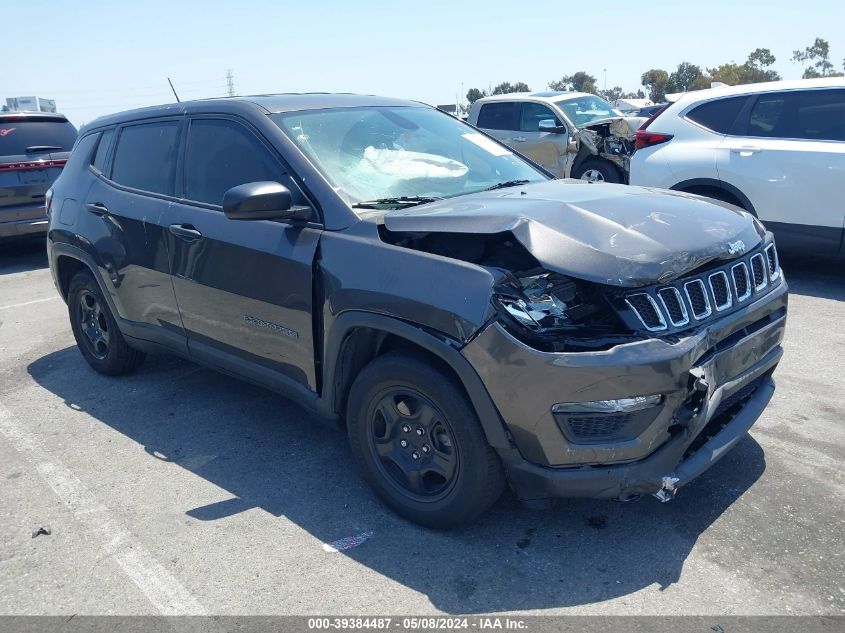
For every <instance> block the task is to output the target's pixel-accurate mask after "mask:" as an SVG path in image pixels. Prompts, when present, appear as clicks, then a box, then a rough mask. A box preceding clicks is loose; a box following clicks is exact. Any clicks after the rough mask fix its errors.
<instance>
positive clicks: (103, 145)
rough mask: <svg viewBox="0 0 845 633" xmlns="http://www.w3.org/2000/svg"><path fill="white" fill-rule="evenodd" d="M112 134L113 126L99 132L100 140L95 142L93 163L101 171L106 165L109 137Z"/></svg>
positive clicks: (110, 137)
mask: <svg viewBox="0 0 845 633" xmlns="http://www.w3.org/2000/svg"><path fill="white" fill-rule="evenodd" d="M113 136H114V128H110V129H108V130H106V131H105V132H103V133H102V134H100V142H99V143H97V152H96V153H95V154H94V162H92V163H91V164H92V165H94V167H95V168H96V170H97V171H99V172H100V173H103V168H104V167H105V166H106V156H108V151H109V146H110V145H111V139H112V137H113Z"/></svg>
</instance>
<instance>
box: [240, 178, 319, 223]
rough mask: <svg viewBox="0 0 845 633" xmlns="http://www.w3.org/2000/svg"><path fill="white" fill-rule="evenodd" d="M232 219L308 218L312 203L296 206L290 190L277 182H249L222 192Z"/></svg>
mask: <svg viewBox="0 0 845 633" xmlns="http://www.w3.org/2000/svg"><path fill="white" fill-rule="evenodd" d="M223 213H225V214H226V217H227V218H229V219H230V220H307V219H309V218H310V217H311V208H310V207H297V206H293V204H292V198H291V194H290V190H289V189H288V188H287V187H285V186H284V185H281V184H279V183H277V182H273V181H261V182H248V183H246V184H243V185H238V186H237V187H232V188H231V189H229V191H227V192H226V193H224V194H223Z"/></svg>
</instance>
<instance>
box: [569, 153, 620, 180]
mask: <svg viewBox="0 0 845 633" xmlns="http://www.w3.org/2000/svg"><path fill="white" fill-rule="evenodd" d="M571 176H572V178H578V179H579V180H585V181H587V182H609V183H613V184H618V183H620V182H622V178H621V177H620V175H619V170H618V169H616V165H614V164H613V163H611V162H610V161H607V160H602V159H600V158H588V159H587V160H585V161H584V162H583V163H581V164H580V165H578V167H576V168H575V169H573V170H572V174H571Z"/></svg>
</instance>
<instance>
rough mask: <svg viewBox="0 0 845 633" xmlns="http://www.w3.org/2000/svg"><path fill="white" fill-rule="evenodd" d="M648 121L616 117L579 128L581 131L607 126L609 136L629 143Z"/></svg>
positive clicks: (640, 118) (592, 122)
mask: <svg viewBox="0 0 845 633" xmlns="http://www.w3.org/2000/svg"><path fill="white" fill-rule="evenodd" d="M646 121H648V119H647V118H645V117H638V116H616V117H609V118H607V119H600V120H598V121H591V122H590V123H587V124H585V125H582V126H581V130H597V129H599V128H600V127H602V126H604V125H607V126H608V127H609V129H610V132H611V134H614V135H615V136H621V137H622V138H626V139H628V140H630V141H633V140H634V139H635V138H636V135H637V130H639V129H640V126H642V124H643V123H645V122H646Z"/></svg>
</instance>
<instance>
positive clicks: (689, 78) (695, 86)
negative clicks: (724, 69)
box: [668, 62, 710, 92]
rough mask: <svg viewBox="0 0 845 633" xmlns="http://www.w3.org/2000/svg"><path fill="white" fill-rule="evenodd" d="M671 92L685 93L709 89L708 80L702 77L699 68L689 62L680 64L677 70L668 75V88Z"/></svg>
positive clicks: (702, 74)
mask: <svg viewBox="0 0 845 633" xmlns="http://www.w3.org/2000/svg"><path fill="white" fill-rule="evenodd" d="M668 87H669V88H670V89H672V90H678V91H681V92H687V91H689V90H701V89H702V88H709V87H710V80H709V78H707V77H705V76H704V73H702V72H701V68H700V67H699V66H696V65H695V64H691V63H689V62H681V63H680V64H678V69H677V70H676V71H675V72H673V73H672V74H671V75H669V86H668Z"/></svg>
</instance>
